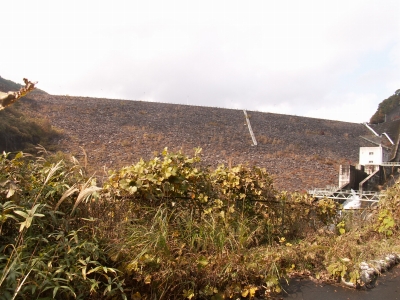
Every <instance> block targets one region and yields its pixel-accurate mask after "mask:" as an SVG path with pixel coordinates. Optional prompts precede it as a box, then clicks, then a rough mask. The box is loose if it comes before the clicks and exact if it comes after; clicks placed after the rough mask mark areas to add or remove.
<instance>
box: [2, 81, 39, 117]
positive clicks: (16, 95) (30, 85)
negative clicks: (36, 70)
mask: <svg viewBox="0 0 400 300" xmlns="http://www.w3.org/2000/svg"><path fill="white" fill-rule="evenodd" d="M23 80H24V83H25V86H24V87H22V88H21V89H20V90H19V91H17V92H8V93H3V92H0V110H3V109H4V108H6V107H7V106H10V105H11V104H13V103H14V102H15V101H17V100H19V99H21V98H22V97H24V96H26V95H27V94H28V93H29V92H31V91H33V90H34V89H35V84H37V82H31V81H29V80H28V79H26V78H24V79H23Z"/></svg>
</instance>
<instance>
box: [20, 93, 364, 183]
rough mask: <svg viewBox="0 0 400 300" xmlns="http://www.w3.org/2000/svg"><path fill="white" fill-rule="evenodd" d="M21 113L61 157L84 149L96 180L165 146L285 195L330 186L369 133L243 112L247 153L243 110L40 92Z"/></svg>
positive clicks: (23, 104)
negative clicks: (198, 154) (52, 134)
mask: <svg viewBox="0 0 400 300" xmlns="http://www.w3.org/2000/svg"><path fill="white" fill-rule="evenodd" d="M21 110H22V111H23V112H26V113H28V112H29V114H30V115H31V116H35V117H36V118H42V119H46V120H48V121H49V124H51V125H52V126H55V127H56V128H59V129H61V130H62V132H63V134H64V137H63V138H61V139H59V140H58V147H59V148H60V149H61V150H63V151H64V152H67V153H71V154H73V155H77V156H80V155H82V151H81V150H80V148H79V146H81V147H83V148H84V149H85V151H86V152H87V154H88V166H89V170H90V172H94V171H97V175H104V171H103V170H104V168H105V169H117V168H120V167H122V166H124V165H128V164H132V163H134V162H136V161H138V160H139V159H140V158H144V159H148V158H150V157H152V156H153V155H154V153H159V152H160V151H162V149H163V148H164V147H168V148H169V149H170V150H172V151H177V150H180V149H183V151H184V152H186V153H192V149H193V148H195V147H201V148H202V149H203V162H204V163H205V164H206V165H210V166H215V165H217V164H219V163H224V164H225V165H229V164H232V165H233V164H238V163H248V164H250V165H253V164H255V165H259V166H263V167H265V168H266V169H267V171H268V172H270V174H272V175H273V177H274V178H275V185H276V186H277V187H278V188H280V189H288V190H304V189H307V188H311V187H324V186H326V185H332V184H334V185H336V184H337V181H338V180H337V178H338V167H339V164H341V163H349V162H352V163H356V162H357V161H358V153H359V147H360V146H363V145H365V143H366V142H365V140H362V139H360V138H359V136H361V135H368V134H369V132H368V130H367V129H366V128H365V127H364V126H363V125H361V124H355V123H347V122H339V121H330V120H322V119H314V118H305V117H298V116H288V115H280V114H272V113H262V112H254V111H251V112H250V111H249V112H248V114H249V117H250V121H251V125H252V127H253V131H254V134H255V136H256V138H257V141H258V145H257V146H252V140H251V137H250V134H249V132H248V129H247V126H246V124H245V118H244V114H243V111H242V110H232V109H221V108H211V107H196V106H186V105H175V104H165V103H150V102H142V101H126V100H110V99H97V98H84V97H70V96H53V95H48V94H42V93H40V94H38V93H36V94H31V95H30V96H29V97H27V98H24V99H22V100H21Z"/></svg>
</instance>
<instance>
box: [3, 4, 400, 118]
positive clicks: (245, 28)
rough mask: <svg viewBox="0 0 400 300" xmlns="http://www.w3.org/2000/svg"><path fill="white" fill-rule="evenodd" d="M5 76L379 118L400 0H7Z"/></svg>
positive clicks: (114, 94) (390, 75) (133, 94)
mask: <svg viewBox="0 0 400 300" xmlns="http://www.w3.org/2000/svg"><path fill="white" fill-rule="evenodd" d="M1 12H2V13H1V16H0V26H1V33H2V34H1V38H2V44H3V45H2V47H0V49H1V50H0V76H2V77H3V78H6V79H11V80H13V81H16V82H19V83H22V78H23V77H27V78H28V79H29V80H32V81H39V84H38V87H39V88H40V89H43V90H45V91H47V92H48V93H50V94H55V95H64V94H68V95H73V96H92V97H104V98H117V99H130V100H145V101H156V102H169V103H182V104H190V105H204V106H217V107H226V108H243V109H248V110H259V111H265V112H277V113H284V114H294V115H300V116H310V117H318V118H326V119H334V120H343V121H350V122H364V121H368V120H369V118H370V117H371V115H372V114H373V113H374V112H375V111H376V109H377V107H378V104H379V103H380V102H381V101H382V100H383V99H386V98H387V97H389V96H390V95H392V94H393V93H394V91H395V90H397V89H398V88H400V72H399V70H400V1H399V0H379V1H378V0H344V1H342V0H335V1H332V0H329V1H325V0H301V1H297V0H276V1H274V0H264V1H257V0H254V1H252V0H248V1H244V0H243V1H235V0H229V1H225V0H211V1H209V0H201V1H197V0H196V1H190V0H176V1H174V0H169V1H161V0H155V1H153V0H141V1H136V0H129V1H128V0H127V1H123V0H113V1H103V0H97V1H88V0H86V1H85V0H68V1H61V0H37V1H32V0H29V1H19V0H12V1H3V2H2V4H1Z"/></svg>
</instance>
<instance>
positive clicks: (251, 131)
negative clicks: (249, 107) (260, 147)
mask: <svg viewBox="0 0 400 300" xmlns="http://www.w3.org/2000/svg"><path fill="white" fill-rule="evenodd" d="M243 113H244V116H245V118H246V123H247V127H248V128H249V132H250V135H251V139H252V140H253V145H254V146H257V140H256V137H255V135H254V133H253V129H252V128H251V124H250V120H249V117H248V116H247V112H246V111H245V110H243Z"/></svg>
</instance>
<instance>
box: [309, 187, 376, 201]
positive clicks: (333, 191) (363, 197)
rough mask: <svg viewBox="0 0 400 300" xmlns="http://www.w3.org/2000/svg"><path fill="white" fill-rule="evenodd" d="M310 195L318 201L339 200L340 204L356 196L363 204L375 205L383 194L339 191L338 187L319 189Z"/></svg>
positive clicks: (312, 191)
mask: <svg viewBox="0 0 400 300" xmlns="http://www.w3.org/2000/svg"><path fill="white" fill-rule="evenodd" d="M308 193H309V194H310V195H312V196H313V197H314V198H317V199H323V198H329V199H333V200H338V201H340V202H342V201H347V200H352V199H353V198H354V196H357V197H359V200H360V201H362V202H371V203H374V202H379V199H380V197H381V196H382V194H381V193H379V192H372V191H361V192H360V191H351V190H338V189H337V188H336V187H331V188H317V189H313V190H309V191H308Z"/></svg>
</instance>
